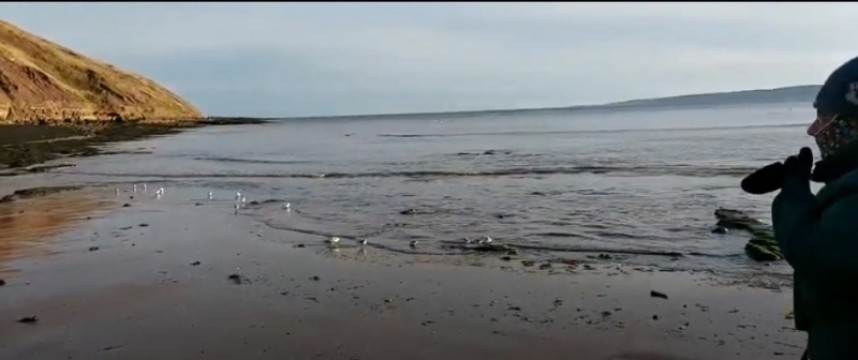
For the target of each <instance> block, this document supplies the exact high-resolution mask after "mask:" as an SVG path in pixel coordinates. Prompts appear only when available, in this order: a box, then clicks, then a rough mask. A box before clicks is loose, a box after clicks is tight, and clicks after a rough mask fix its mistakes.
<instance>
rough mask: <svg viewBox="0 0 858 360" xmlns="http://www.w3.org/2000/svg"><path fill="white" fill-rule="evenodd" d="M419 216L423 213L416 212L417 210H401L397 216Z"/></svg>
mask: <svg viewBox="0 0 858 360" xmlns="http://www.w3.org/2000/svg"><path fill="white" fill-rule="evenodd" d="M419 214H425V212H424V211H420V210H417V209H406V210H402V211H400V212H399V215H419Z"/></svg>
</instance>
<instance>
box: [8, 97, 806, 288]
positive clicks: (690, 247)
mask: <svg viewBox="0 0 858 360" xmlns="http://www.w3.org/2000/svg"><path fill="white" fill-rule="evenodd" d="M812 118H813V109H810V108H809V107H808V106H806V104H794V105H790V104H784V105H767V106H751V107H732V108H712V109H668V110H647V111H634V112H633V111H614V112H571V111H536V112H524V113H513V114H498V113H485V114H476V115H475V114H449V115H432V116H428V115H423V116H401V117H376V118H373V117H366V118H359V119H349V118H337V119H312V120H284V121H281V122H277V123H273V124H265V125H247V126H228V127H223V126H221V127H208V128H202V129H197V130H193V131H189V132H186V133H182V134H179V135H175V136H167V137H158V138H151V139H147V140H143V141H136V142H130V143H124V144H119V145H114V146H112V148H115V150H142V151H144V152H149V153H136V154H117V155H108V156H99V157H94V158H84V159H75V160H74V162H75V163H77V164H78V166H77V167H74V168H63V169H58V170H56V171H54V172H52V173H49V174H39V175H38V176H35V175H34V176H28V177H22V178H18V179H17V180H10V182H15V181H17V182H20V183H24V182H27V183H28V184H32V183H39V184H40V185H41V184H43V183H52V182H54V183H56V182H61V183H63V184H67V183H69V182H71V183H107V182H131V181H133V182H138V183H139V182H148V183H150V185H149V187H150V188H149V192H152V191H154V187H155V186H158V187H160V186H164V187H165V188H167V189H168V191H169V189H170V188H171V187H172V188H177V187H187V188H190V189H193V190H192V191H191V193H194V192H198V193H199V194H197V195H192V196H188V195H184V198H181V199H178V200H177V199H175V198H173V200H171V201H188V202H203V203H204V206H208V207H211V208H212V209H213V211H233V210H232V207H233V197H234V195H235V192H236V191H239V190H240V191H241V192H242V193H243V194H244V195H245V196H247V197H248V202H250V201H254V200H258V201H263V200H268V199H279V200H283V201H289V202H291V204H292V209H293V210H292V211H291V212H287V211H285V210H284V209H283V206H282V204H283V202H281V201H277V202H271V203H266V204H262V205H258V206H250V207H248V208H246V209H242V210H241V213H242V214H244V215H248V216H252V217H254V218H255V219H257V220H259V221H262V222H264V223H265V224H267V225H268V226H270V227H274V228H278V229H285V230H293V231H299V232H304V233H309V234H317V235H319V236H320V240H321V239H322V237H327V236H340V237H343V238H345V240H344V242H347V241H352V240H351V239H352V238H364V237H368V238H369V241H370V242H371V243H373V244H376V245H377V246H378V247H379V248H381V249H388V250H391V251H400V252H405V253H408V252H420V253H427V254H445V253H450V252H451V251H450V249H447V248H445V246H444V244H445V242H450V241H461V239H462V238H464V237H472V238H473V237H480V236H491V237H492V238H494V239H495V240H496V241H498V242H509V243H516V244H520V245H528V246H530V248H531V249H532V250H534V251H535V253H537V254H539V255H540V256H551V255H552V254H555V253H563V251H564V250H587V251H600V250H629V249H632V250H643V251H654V252H680V253H683V254H686V255H690V256H686V257H684V258H683V259H680V260H677V261H670V265H671V266H685V267H691V268H705V269H714V270H717V271H733V272H745V271H762V270H764V271H774V272H783V271H787V268H786V267H785V265H776V266H770V267H765V266H762V265H760V264H754V263H753V262H750V261H749V260H747V259H746V258H745V256H744V255H743V246H744V243H745V241H746V240H747V236H746V235H743V234H732V233H731V234H728V235H714V234H711V233H710V231H711V228H712V225H713V224H714V223H715V219H714V216H713V212H714V210H715V209H717V208H719V207H728V208H737V209H743V210H749V211H752V212H753V213H754V214H755V215H756V216H759V217H760V218H762V219H764V220H767V219H768V218H769V214H768V207H769V204H770V201H771V198H772V196H770V195H767V196H753V195H748V194H745V193H743V192H742V191H741V190H740V189H739V186H738V184H739V181H740V180H741V178H742V177H743V176H744V175H746V174H747V173H749V172H750V171H752V170H754V169H755V168H757V167H759V166H761V165H764V164H767V163H769V162H771V161H776V160H781V159H783V158H784V157H785V156H787V155H790V154H792V153H794V152H797V150H798V148H799V147H801V146H806V145H812V141H811V139H810V138H808V137H807V136H805V135H804V126H805V125H803V124H807V123H809V121H810V120H811V119H812ZM795 124H799V125H795ZM156 183H157V184H158V185H156ZM7 185H8V184H7ZM122 186H123V187H127V186H128V185H127V184H123V185H122ZM22 187H23V186H22ZM209 190H211V191H214V192H215V197H216V201H213V202H207V201H206V200H205V198H206V193H207V192H208V191H209ZM184 194H188V192H184ZM168 197H169V196H165V199H167V198H168ZM215 209H216V210H215ZM407 209H415V210H417V212H418V213H417V214H413V215H402V214H400V212H401V211H404V210H407ZM412 240H418V241H419V244H418V247H417V248H416V249H410V248H409V242H410V241H412ZM647 261H649V262H650V264H651V265H662V264H663V263H664V262H665V260H664V259H660V258H654V259H650V260H647Z"/></svg>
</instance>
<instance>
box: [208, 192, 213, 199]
mask: <svg viewBox="0 0 858 360" xmlns="http://www.w3.org/2000/svg"><path fill="white" fill-rule="evenodd" d="M212 199H214V193H213V192H211V191H209V200H212Z"/></svg>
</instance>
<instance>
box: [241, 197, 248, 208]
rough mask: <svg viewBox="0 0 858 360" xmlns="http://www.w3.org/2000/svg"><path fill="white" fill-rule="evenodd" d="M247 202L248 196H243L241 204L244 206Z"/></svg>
mask: <svg viewBox="0 0 858 360" xmlns="http://www.w3.org/2000/svg"><path fill="white" fill-rule="evenodd" d="M246 203H247V196H242V197H241V205H242V206H244V204H246Z"/></svg>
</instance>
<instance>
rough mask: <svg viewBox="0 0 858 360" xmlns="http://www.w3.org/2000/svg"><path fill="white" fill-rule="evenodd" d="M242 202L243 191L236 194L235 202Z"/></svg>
mask: <svg viewBox="0 0 858 360" xmlns="http://www.w3.org/2000/svg"><path fill="white" fill-rule="evenodd" d="M239 200H241V191H239V192H236V193H235V201H239Z"/></svg>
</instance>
